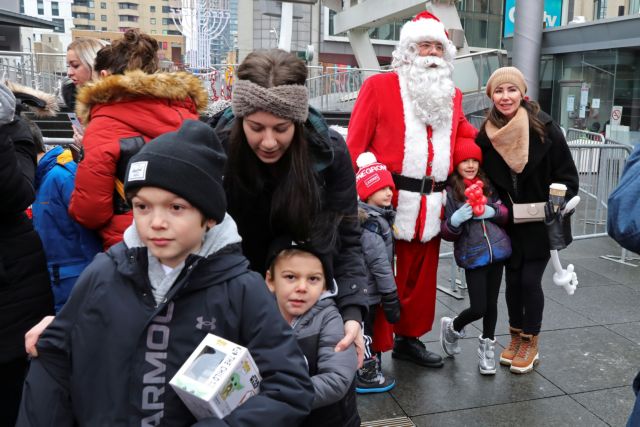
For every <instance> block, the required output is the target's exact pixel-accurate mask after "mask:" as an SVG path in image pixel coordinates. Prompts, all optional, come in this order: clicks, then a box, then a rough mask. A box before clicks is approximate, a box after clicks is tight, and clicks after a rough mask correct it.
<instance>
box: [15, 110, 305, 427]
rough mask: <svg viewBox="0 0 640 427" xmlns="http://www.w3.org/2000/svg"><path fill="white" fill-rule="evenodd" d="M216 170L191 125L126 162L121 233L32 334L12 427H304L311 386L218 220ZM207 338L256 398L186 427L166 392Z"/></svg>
mask: <svg viewBox="0 0 640 427" xmlns="http://www.w3.org/2000/svg"><path fill="white" fill-rule="evenodd" d="M225 159H226V156H225V154H224V151H223V149H222V147H221V145H220V142H219V140H218V139H217V137H216V135H215V133H214V132H213V130H212V129H211V128H210V127H209V126H207V125H205V124H204V123H200V122H198V121H192V120H187V121H185V122H184V124H183V125H182V127H181V128H180V129H179V130H178V131H176V132H170V133H167V134H164V135H161V136H159V137H158V138H156V139H155V140H152V141H151V142H149V143H148V144H146V145H145V146H144V147H143V148H142V149H141V150H140V152H139V153H138V154H136V155H135V156H133V157H132V159H131V161H130V163H129V166H128V170H127V174H126V181H125V192H126V194H127V197H128V199H129V202H130V203H131V204H132V208H133V217H134V223H133V224H132V225H131V226H130V227H129V228H128V229H127V230H126V232H125V234H124V241H123V242H122V243H119V244H117V245H115V246H113V247H112V248H110V249H109V250H108V251H107V253H106V254H99V255H98V256H97V257H96V259H95V260H94V261H93V263H92V264H91V265H89V267H87V269H86V270H85V272H84V273H83V274H82V275H81V276H80V278H79V280H78V282H77V284H76V286H75V288H74V290H73V292H72V294H71V297H70V299H69V301H68V302H67V304H66V305H65V306H64V307H63V309H62V311H61V312H60V314H59V315H58V316H57V317H56V319H55V320H54V322H53V323H52V324H51V325H50V326H49V327H48V328H47V329H46V330H45V332H44V333H43V334H42V336H41V338H40V340H39V342H38V353H39V357H38V358H36V359H34V361H33V362H32V365H31V369H30V371H29V375H28V377H27V380H26V386H25V394H24V396H23V400H22V405H21V409H20V418H19V420H18V424H17V425H18V426H41V425H51V426H53V425H71V424H77V425H97V424H100V425H120V424H123V423H126V424H145V425H147V424H148V425H163V426H190V425H197V426H223V425H243V426H258V425H264V422H265V420H269V423H271V425H297V424H299V423H300V422H301V421H302V420H303V419H304V417H305V416H306V414H307V413H308V412H309V410H310V407H311V402H312V400H313V387H312V384H311V382H310V379H309V375H308V373H307V368H306V365H305V362H304V358H303V355H302V353H301V352H300V350H299V348H298V346H297V344H296V341H295V338H294V336H293V334H292V331H291V329H290V328H289V326H288V325H287V324H286V322H285V321H284V320H283V319H282V316H281V315H280V313H279V312H278V309H277V306H276V304H275V303H274V301H273V298H272V297H271V295H270V294H269V292H268V290H267V289H266V287H265V286H264V279H262V278H261V277H260V276H259V275H258V274H257V273H254V272H251V271H249V270H248V268H247V266H248V262H247V260H246V259H245V257H244V256H243V255H242V253H241V252H240V241H241V239H240V236H239V235H238V233H237V230H236V225H235V223H234V222H233V219H232V218H231V217H230V216H228V215H226V213H225V209H226V201H225V196H224V191H223V189H222V170H223V166H224V162H225ZM207 333H213V334H216V335H218V336H221V337H223V338H226V339H228V340H230V341H233V342H236V343H238V344H240V345H243V346H245V347H247V348H248V349H249V351H250V353H251V354H252V356H253V358H254V359H255V361H256V363H257V366H258V369H259V370H260V374H261V376H262V382H261V384H260V391H261V392H260V394H258V395H256V396H254V397H252V398H250V399H249V400H247V401H246V402H245V403H243V404H242V405H241V406H239V407H238V408H236V409H235V410H234V411H233V412H231V414H229V415H228V416H227V417H225V418H224V420H217V419H213V418H212V419H204V420H200V421H199V422H197V423H196V420H195V419H194V417H193V416H192V415H191V413H190V412H189V410H188V409H187V408H186V407H185V406H184V405H183V404H182V401H181V400H180V399H179V397H178V396H177V395H176V393H175V392H174V391H173V389H172V388H171V386H169V381H170V380H171V378H172V377H173V376H174V375H175V373H176V372H177V371H178V369H179V368H180V366H181V365H182V364H183V363H184V362H185V361H186V360H187V358H188V357H189V355H190V354H191V353H192V352H193V350H195V348H196V346H197V345H198V344H199V343H200V342H201V341H202V339H203V338H204V337H205V335H206V334H207ZM71 360H73V363H71Z"/></svg>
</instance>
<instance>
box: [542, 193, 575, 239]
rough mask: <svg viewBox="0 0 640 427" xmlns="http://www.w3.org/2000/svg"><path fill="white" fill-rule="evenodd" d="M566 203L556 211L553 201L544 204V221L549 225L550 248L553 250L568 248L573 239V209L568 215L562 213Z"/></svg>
mask: <svg viewBox="0 0 640 427" xmlns="http://www.w3.org/2000/svg"><path fill="white" fill-rule="evenodd" d="M564 205H565V204H564V203H563V204H562V206H560V207H559V208H558V211H557V212H555V211H554V209H553V203H551V201H548V202H547V204H546V205H545V206H544V216H545V218H544V223H545V225H546V226H547V235H548V236H549V248H550V249H551V250H561V249H564V248H566V247H567V246H568V245H569V244H570V243H571V242H572V241H573V236H572V235H571V219H570V218H571V215H572V214H573V210H572V211H571V212H568V213H567V214H566V215H562V214H561V212H562V209H564Z"/></svg>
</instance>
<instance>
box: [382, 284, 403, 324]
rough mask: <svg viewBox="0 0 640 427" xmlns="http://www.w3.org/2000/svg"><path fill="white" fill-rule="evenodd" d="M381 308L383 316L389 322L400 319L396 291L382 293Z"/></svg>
mask: <svg viewBox="0 0 640 427" xmlns="http://www.w3.org/2000/svg"><path fill="white" fill-rule="evenodd" d="M382 309H383V310H384V317H386V318H387V321H388V322H389V323H396V322H397V321H398V320H400V300H399V299H398V292H397V291H393V292H389V293H388V294H382Z"/></svg>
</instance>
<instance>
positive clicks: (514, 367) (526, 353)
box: [510, 334, 538, 374]
mask: <svg viewBox="0 0 640 427" xmlns="http://www.w3.org/2000/svg"><path fill="white" fill-rule="evenodd" d="M536 364H538V335H529V334H520V348H518V353H517V354H516V357H514V358H513V360H512V361H511V368H510V370H511V372H513V373H514V374H526V373H527V372H531V371H533V367H534V366H535V365H536Z"/></svg>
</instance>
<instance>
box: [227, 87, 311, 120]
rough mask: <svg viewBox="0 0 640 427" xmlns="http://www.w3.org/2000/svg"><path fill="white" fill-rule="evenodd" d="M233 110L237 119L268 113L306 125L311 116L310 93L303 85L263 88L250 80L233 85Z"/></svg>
mask: <svg viewBox="0 0 640 427" xmlns="http://www.w3.org/2000/svg"><path fill="white" fill-rule="evenodd" d="M231 108H232V109H233V114H234V115H235V116H236V117H244V116H247V115H249V114H252V113H255V112H256V111H266V112H267V113H271V114H274V115H276V116H278V117H282V118H285V119H290V120H292V121H294V122H299V123H304V122H305V121H306V120H307V117H308V116H309V91H308V90H307V88H306V87H305V86H303V85H281V86H274V87H270V88H266V87H262V86H260V85H257V84H255V83H253V82H252V81H249V80H236V81H235V82H234V84H233V94H232V96H231Z"/></svg>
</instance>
